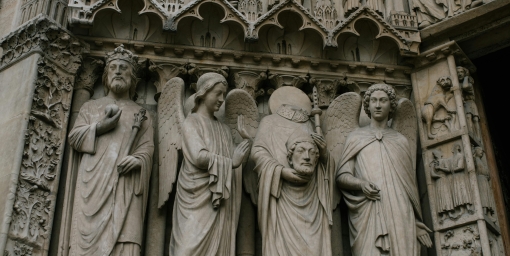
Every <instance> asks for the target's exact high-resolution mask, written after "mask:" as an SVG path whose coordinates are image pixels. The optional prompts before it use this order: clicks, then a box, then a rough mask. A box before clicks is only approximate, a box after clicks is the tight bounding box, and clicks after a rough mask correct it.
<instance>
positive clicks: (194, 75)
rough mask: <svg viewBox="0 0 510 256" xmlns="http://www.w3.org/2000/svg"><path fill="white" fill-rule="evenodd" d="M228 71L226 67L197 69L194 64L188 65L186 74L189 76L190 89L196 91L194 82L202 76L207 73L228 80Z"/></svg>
mask: <svg viewBox="0 0 510 256" xmlns="http://www.w3.org/2000/svg"><path fill="white" fill-rule="evenodd" d="M229 71H230V69H229V68H228V67H227V66H221V67H219V68H218V67H198V66H197V65H195V64H188V74H189V75H190V76H191V81H192V83H191V88H192V89H193V90H194V91H196V82H197V81H198V78H200V77H201V76H202V75H203V74H205V73H208V72H214V73H218V74H220V75H222V76H224V77H225V78H228V72H229Z"/></svg>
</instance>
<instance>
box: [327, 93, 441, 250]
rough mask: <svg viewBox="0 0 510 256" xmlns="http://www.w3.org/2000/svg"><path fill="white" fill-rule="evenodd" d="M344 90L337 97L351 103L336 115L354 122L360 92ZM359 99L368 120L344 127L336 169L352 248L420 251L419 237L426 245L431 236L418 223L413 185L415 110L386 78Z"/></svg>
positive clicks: (414, 187) (415, 187)
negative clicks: (341, 146)
mask: <svg viewBox="0 0 510 256" xmlns="http://www.w3.org/2000/svg"><path fill="white" fill-rule="evenodd" d="M348 94H349V95H346V94H343V95H341V96H339V97H344V98H346V99H347V100H348V101H349V100H350V101H352V104H347V103H346V104H345V106H346V109H345V110H343V111H344V112H343V113H342V112H341V113H339V115H340V116H344V118H345V119H346V121H345V122H347V123H352V124H355V123H356V122H355V121H354V120H359V115H358V113H359V111H358V110H357V109H355V107H356V108H357V107H358V106H359V105H360V101H361V97H360V96H358V95H357V94H355V93H348ZM344 95H345V96H344ZM340 100H342V99H340ZM363 105H364V109H365V112H366V113H367V115H368V116H369V117H370V118H371V122H370V124H369V125H368V126H365V127H362V128H357V127H359V124H358V125H356V126H353V127H350V128H349V129H350V130H352V132H350V133H349V135H348V136H347V138H346V140H345V145H344V146H343V154H342V157H341V161H340V164H339V168H337V172H336V181H337V182H338V185H339V187H340V188H341V190H342V193H343V195H344V198H345V202H346V203H347V206H348V208H349V233H350V242H351V247H352V254H353V255H388V254H389V255H401V256H410V255H419V252H420V248H419V243H418V241H419V242H420V243H421V244H423V245H425V246H427V247H431V246H432V241H431V239H430V236H429V234H428V233H427V232H431V231H430V230H429V229H428V228H427V227H426V226H425V224H423V223H422V217H421V209H420V198H419V195H418V188H417V186H416V177H415V161H416V160H415V158H416V137H417V132H416V129H417V127H416V126H417V122H416V113H415V112H414V109H413V105H412V103H411V102H410V101H409V100H407V99H401V100H400V101H399V102H397V100H396V95H395V91H394V89H393V88H392V87H391V86H388V85H386V84H375V85H372V86H370V87H369V88H368V90H367V91H366V93H365V95H364V100H363ZM339 111H342V110H339ZM349 113H351V114H349ZM390 117H392V119H393V120H392V127H391V128H390V127H388V119H389V118H390Z"/></svg>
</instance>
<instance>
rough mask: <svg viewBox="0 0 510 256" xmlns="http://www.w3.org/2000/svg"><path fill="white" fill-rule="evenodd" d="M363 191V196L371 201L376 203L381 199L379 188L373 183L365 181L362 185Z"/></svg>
mask: <svg viewBox="0 0 510 256" xmlns="http://www.w3.org/2000/svg"><path fill="white" fill-rule="evenodd" d="M361 191H363V194H365V196H366V197H367V198H368V199H369V200H372V201H375V200H380V199H381V195H380V194H379V191H380V190H379V188H378V187H377V186H376V185H375V184H374V183H372V182H369V181H363V183H361Z"/></svg>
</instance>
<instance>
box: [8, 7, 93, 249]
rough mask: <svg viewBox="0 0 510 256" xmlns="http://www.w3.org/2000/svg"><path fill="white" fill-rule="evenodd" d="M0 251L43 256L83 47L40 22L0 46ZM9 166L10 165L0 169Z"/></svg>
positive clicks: (44, 20)
mask: <svg viewBox="0 0 510 256" xmlns="http://www.w3.org/2000/svg"><path fill="white" fill-rule="evenodd" d="M0 44H1V46H2V48H3V55H2V57H1V59H0V84H2V87H3V88H2V89H3V90H5V91H4V93H2V94H3V96H2V97H10V99H6V100H5V101H4V100H3V101H2V102H1V103H0V105H1V106H0V107H1V108H2V112H3V114H2V121H4V122H5V123H4V125H3V127H2V128H1V129H2V131H0V138H2V140H3V141H4V143H3V144H2V146H0V150H1V151H3V153H5V154H2V161H3V162H6V163H5V164H4V163H2V165H1V167H0V176H2V179H6V180H8V181H9V182H8V184H5V185H2V186H0V188H1V191H0V195H2V196H0V197H1V199H0V203H1V205H0V208H2V209H4V210H3V212H2V213H1V214H2V215H1V217H2V219H1V229H0V251H1V252H2V253H3V254H4V255H47V253H48V247H49V239H50V237H51V231H52V226H53V216H54V211H55V203H56V195H57V191H58V184H59V178H60V170H61V165H62V158H63V151H64V145H65V138H66V132H67V126H68V120H69V114H70V109H71V99H72V94H73V89H74V83H75V75H76V72H77V70H78V68H79V67H80V66H81V62H82V54H84V53H86V52H87V51H88V46H87V44H85V43H83V42H82V41H80V40H78V39H76V38H74V37H73V36H71V35H70V33H69V32H68V31H66V30H64V29H61V28H60V27H59V26H57V24H56V23H54V22H53V21H51V20H49V19H48V18H47V17H45V16H38V17H36V18H35V19H33V20H31V21H29V22H28V23H26V24H25V25H23V26H22V27H20V28H18V29H17V30H16V31H15V32H13V33H10V34H9V35H8V36H7V37H5V38H4V39H2V41H1V42H0ZM7 162H9V164H7Z"/></svg>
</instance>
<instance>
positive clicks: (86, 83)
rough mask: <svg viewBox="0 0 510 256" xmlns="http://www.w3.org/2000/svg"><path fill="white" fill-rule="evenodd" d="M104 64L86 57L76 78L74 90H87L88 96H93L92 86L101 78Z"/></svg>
mask: <svg viewBox="0 0 510 256" xmlns="http://www.w3.org/2000/svg"><path fill="white" fill-rule="evenodd" d="M103 67H104V62H103V61H102V60H98V59H95V58H91V57H87V58H85V59H84V60H83V64H82V66H81V68H80V70H79V71H78V75H77V76H76V81H75V83H76V85H75V87H74V90H87V91H89V92H90V95H93V94H94V84H95V83H96V81H97V79H98V78H99V77H101V71H102V70H103Z"/></svg>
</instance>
